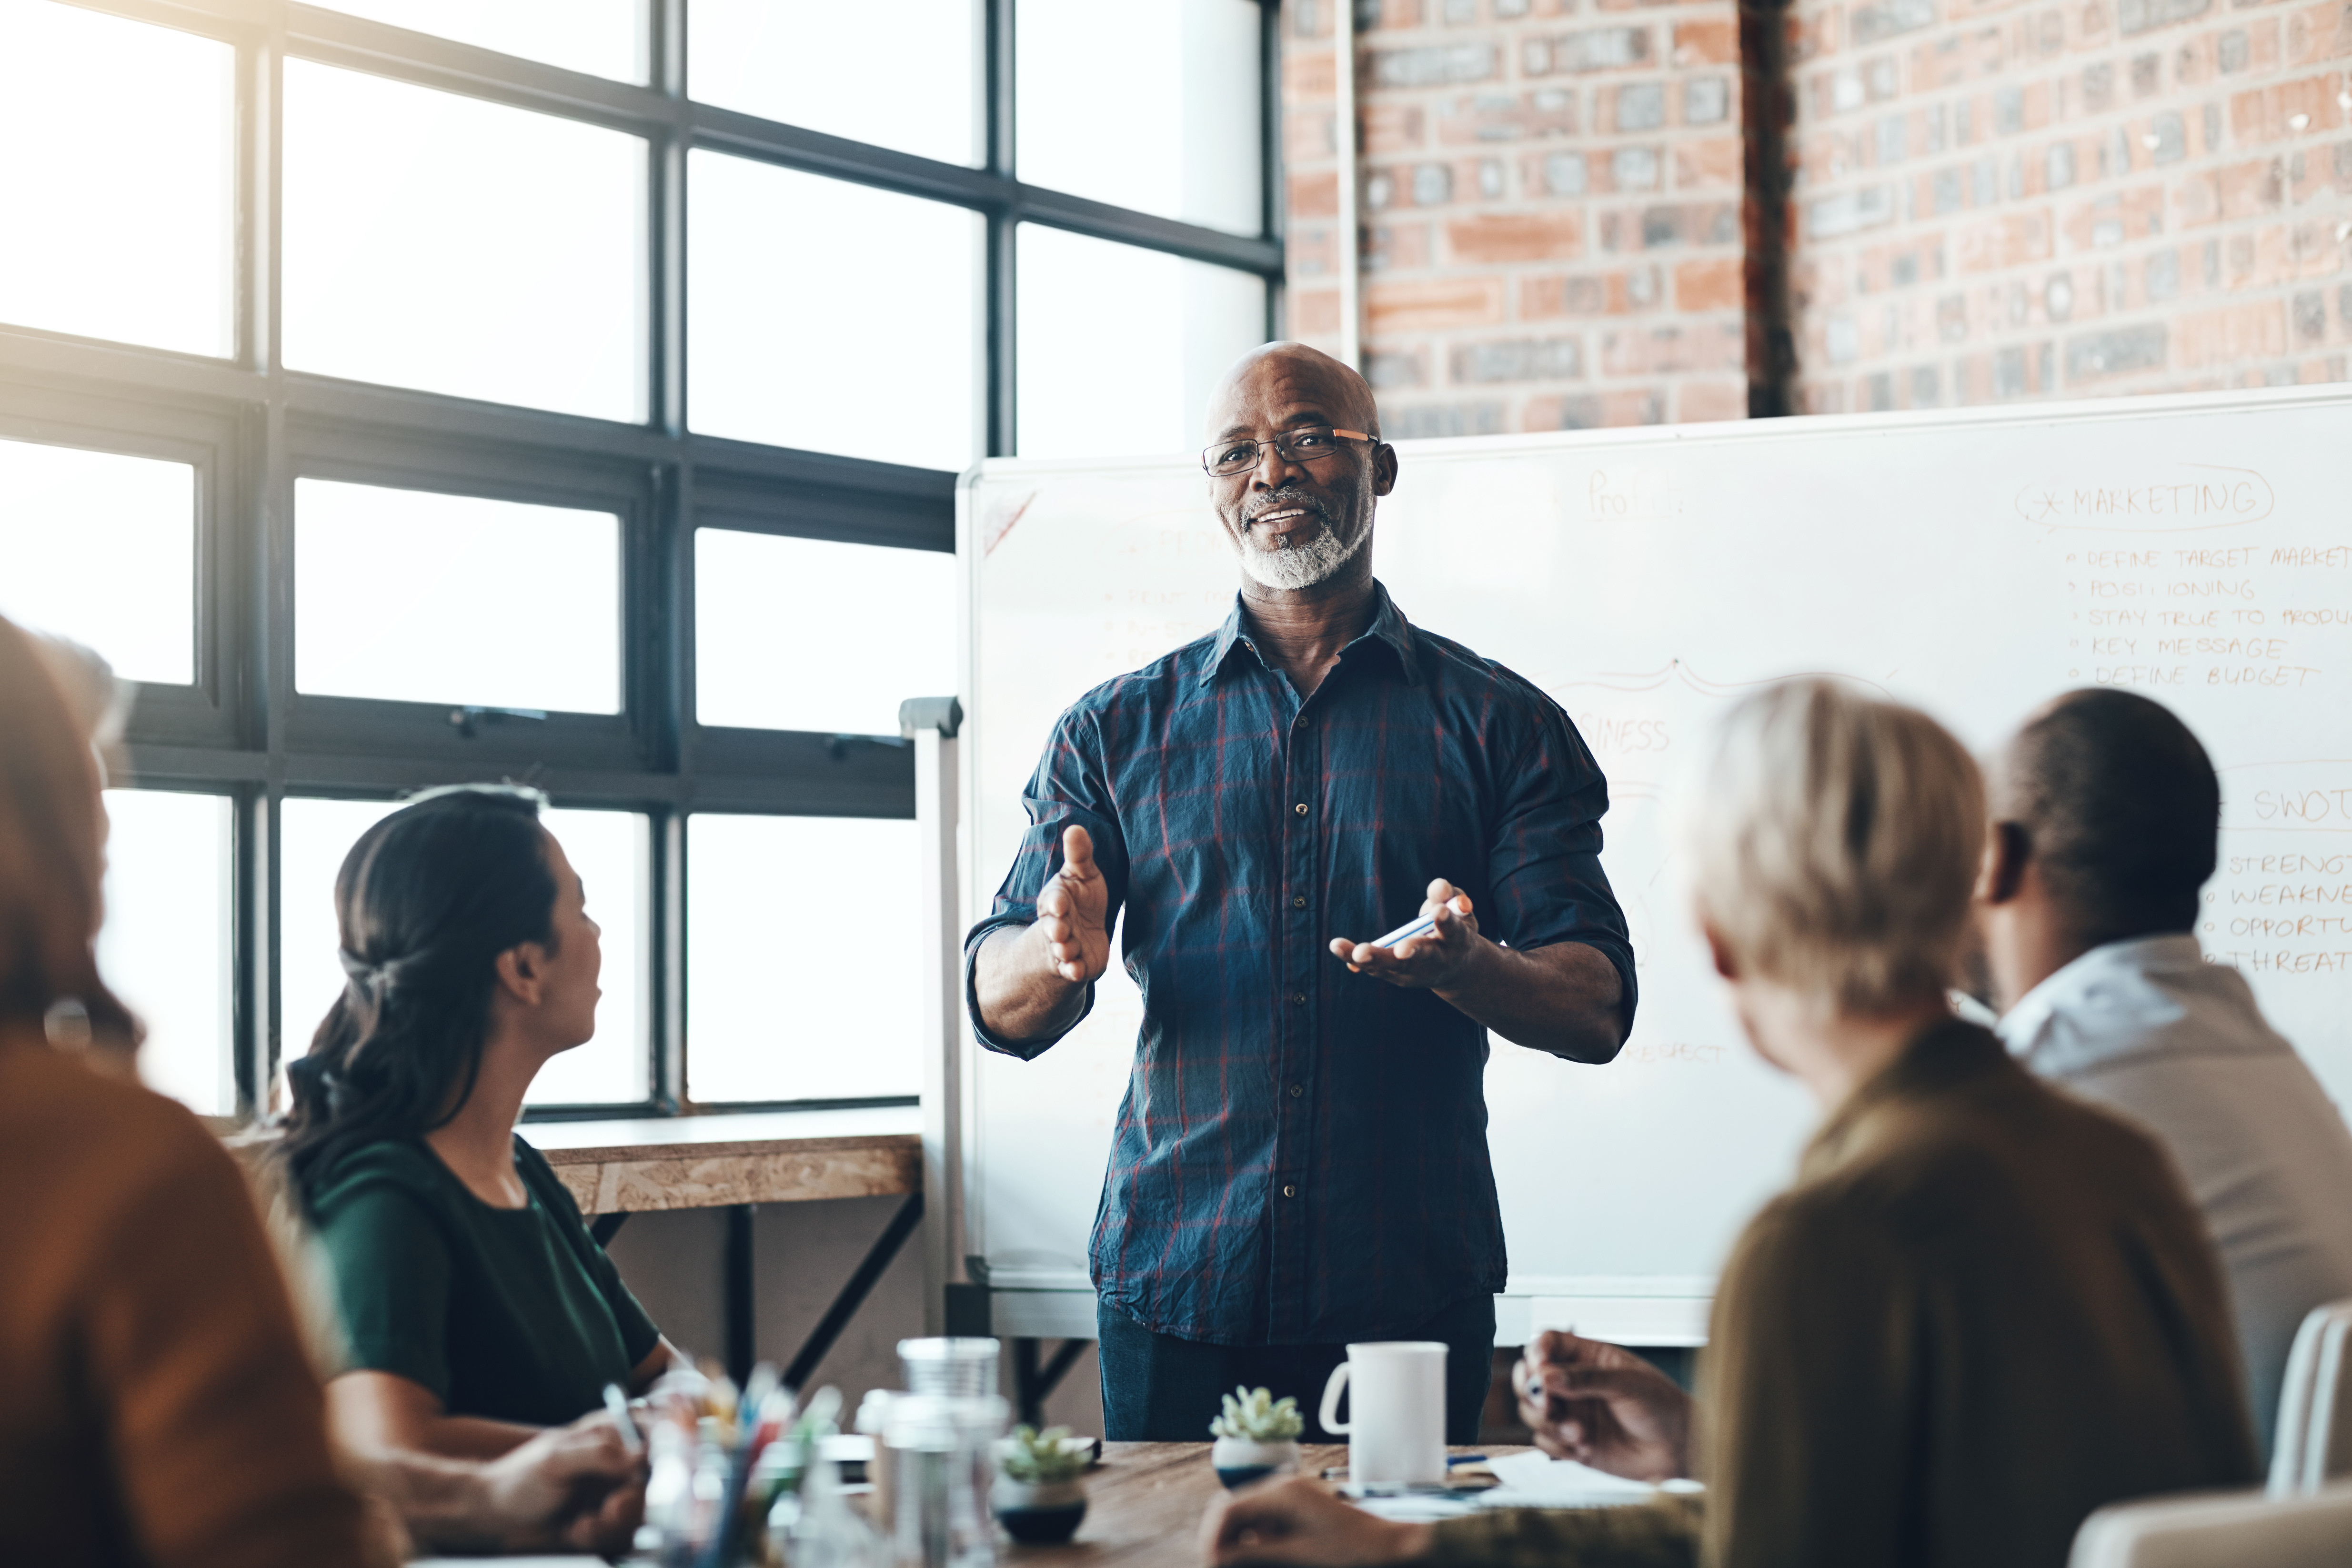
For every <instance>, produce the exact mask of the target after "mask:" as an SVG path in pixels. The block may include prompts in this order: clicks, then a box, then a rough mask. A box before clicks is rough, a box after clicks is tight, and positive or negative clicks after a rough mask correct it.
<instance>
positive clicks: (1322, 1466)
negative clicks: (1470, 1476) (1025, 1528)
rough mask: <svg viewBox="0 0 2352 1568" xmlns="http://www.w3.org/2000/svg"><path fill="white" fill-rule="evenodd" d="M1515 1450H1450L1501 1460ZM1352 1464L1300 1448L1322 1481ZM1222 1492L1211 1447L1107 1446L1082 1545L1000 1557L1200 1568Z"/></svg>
mask: <svg viewBox="0 0 2352 1568" xmlns="http://www.w3.org/2000/svg"><path fill="white" fill-rule="evenodd" d="M1518 1451H1519V1450H1518V1449H1517V1448H1513V1447H1485V1446H1482V1447H1475V1448H1454V1449H1452V1450H1451V1452H1454V1453H1456V1454H1486V1455H1490V1456H1492V1457H1494V1458H1501V1457H1502V1456H1503V1455H1505V1454H1512V1453H1517V1452H1518ZM1347 1462H1348V1448H1347V1445H1346V1444H1344V1443H1332V1444H1314V1445H1308V1446H1307V1447H1304V1448H1302V1449H1301V1450H1300V1457H1299V1466H1298V1468H1299V1470H1300V1472H1301V1473H1302V1474H1305V1475H1309V1476H1318V1475H1321V1474H1322V1473H1323V1472H1324V1471H1325V1470H1326V1469H1338V1468H1343V1467H1344V1466H1345V1465H1346V1464H1347ZM1223 1491H1224V1489H1223V1487H1222V1486H1220V1485H1219V1484H1218V1482H1217V1472H1216V1471H1214V1470H1213V1469H1211V1468H1209V1445H1208V1444H1206V1443H1106V1444H1104V1445H1103V1458H1102V1464H1101V1465H1100V1466H1099V1467H1097V1468H1095V1469H1093V1470H1091V1471H1089V1472H1087V1521H1086V1522H1085V1523H1084V1524H1081V1525H1080V1526H1078V1537H1077V1539H1076V1541H1073V1542H1070V1543H1069V1544H1068V1545H1066V1546H1014V1545H1011V1544H1005V1543H1000V1544H999V1546H998V1548H997V1552H998V1555H999V1557H1000V1558H1002V1559H1003V1561H1004V1562H1005V1563H1008V1564H1011V1563H1020V1564H1034V1568H1065V1565H1066V1568H1077V1565H1078V1564H1086V1565H1087V1568H1097V1565H1100V1568H1109V1565H1111V1564H1120V1565H1123V1568H1199V1564H1200V1562H1201V1549H1200V1545H1199V1542H1200V1535H1201V1519H1202V1515H1204V1514H1206V1513H1207V1512H1208V1511H1209V1505H1210V1504H1211V1503H1213V1502H1214V1501H1215V1500H1217V1499H1218V1498H1219V1497H1221V1496H1222V1495H1223Z"/></svg>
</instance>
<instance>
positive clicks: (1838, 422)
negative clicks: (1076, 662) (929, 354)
mask: <svg viewBox="0 0 2352 1568" xmlns="http://www.w3.org/2000/svg"><path fill="white" fill-rule="evenodd" d="M2330 406H2336V407H2343V408H2346V409H2347V410H2352V384H2344V383H2323V384H2315V385H2308V386H2304V385H2298V386H2287V387H2251V388H2235V389H2227V390H2223V391H2218V392H2184V393H2166V394H2159V395H2148V396H2133V397H2116V398H2103V399H2096V400H2076V401H2069V402H2060V403H2035V404H2025V405H2000V406H1977V407H1969V408H1962V409H1924V410H1907V411H1901V412H1890V413H1882V414H1836V415H1799V416H1788V417H1783V418H1777V419H1741V420H1725V421H1722V422H1720V423H1715V424H1705V425H1653V426H1610V427H1604V428H1600V429H1591V430H1560V431H1540V432H1536V433H1533V434H1520V435H1506V436H1462V437H1436V438H1431V439H1423V440H1402V441H1397V442H1394V443H1391V445H1393V446H1394V447H1396V448H1397V449H1398V453H1399V456H1400V459H1401V466H1404V467H1409V465H1410V462H1411V461H1412V460H1413V459H1416V458H1424V459H1425V458H1447V459H1458V458H1476V457H1488V456H1491V457H1495V458H1512V457H1519V456H1525V455H1528V454H1533V453H1541V454H1551V453H1558V452H1572V451H1574V450H1576V449H1578V448H1580V447H1611V448H1619V449H1622V448H1624V447H1683V446H1689V445H1699V444H1717V443H1722V444H1732V443H1750V442H1763V441H1771V442H1779V443H1783V444H1786V443H1790V442H1799V441H1815V440H1833V439H1838V438H1841V437H1853V436H1856V435H1868V434H1871V433H1873V432H1878V431H1885V432H1888V433H1896V432H1900V433H1904V434H1911V433H1916V432H1917V431H1920V430H1923V429H1937V428H1948V429H1955V430H1969V429H1984V430H1997V429H2000V428H2003V427H2006V426H2023V425H2033V426H2042V425H2066V424H2086V423H2090V424H2112V423H2119V422H2124V421H2129V420H2133V419H2137V418H2143V417H2150V416H2170V415H2181V414H2195V413H2200V412H2202V413H2215V414H2241V413H2257V412H2263V411H2267V410H2272V409H2291V408H2309V407H2330ZM1175 460H1178V459H1171V458H1169V457H1167V456H1163V455H1141V454H1139V455H1134V456H1128V457H1118V458H983V459H982V460H981V461H980V462H978V463H975V464H973V465H972V466H971V468H968V469H966V470H965V471H964V472H963V474H962V475H961V477H960V478H959V479H958V480H957V482H956V561H957V567H958V575H959V577H960V579H961V589H962V591H961V594H960V595H958V602H957V628H956V630H957V654H958V668H957V679H958V683H959V686H960V688H961V692H962V701H963V708H964V715H965V717H964V725H965V729H966V731H967V740H970V738H971V737H970V734H969V731H971V727H972V726H974V725H983V724H985V723H987V722H988V713H987V710H986V708H985V706H984V705H983V704H982V702H981V701H980V700H979V698H978V691H979V677H980V651H979V647H980V573H979V571H978V570H977V562H976V559H975V557H974V555H973V551H972V544H973V541H972V528H973V517H972V491H973V489H974V487H975V486H977V485H978V484H980V483H981V482H982V480H983V479H1008V478H1016V477H1025V476H1032V475H1034V476H1037V477H1039V478H1046V477H1050V476H1053V475H1056V474H1122V473H1141V472H1149V471H1153V470H1164V469H1165V468H1168V467H1169V465H1170V464H1171V461H1175ZM1236 586H1238V582H1237V583H1236ZM1078 695H1079V694H1078V693H1076V692H1073V693H1071V698H1072V700H1076V697H1077V696H1078ZM977 756H978V747H977V746H976V745H975V744H967V745H966V746H965V748H964V749H963V757H964V767H963V769H962V778H961V784H960V789H961V812H960V830H961V835H962V844H961V857H960V858H961V861H962V864H963V875H962V877H961V879H960V880H961V884H962V887H961V894H962V897H963V900H964V905H963V908H964V920H963V929H964V930H965V931H970V930H971V927H972V925H973V924H975V923H976V922H978V921H980V920H981V919H982V918H983V917H984V914H985V911H986V908H987V905H988V903H989V902H990V900H992V898H993V897H994V892H995V889H996V885H997V883H998V882H999V881H1001V880H1002V879H1003V868H1002V867H996V868H990V867H987V866H983V865H982V864H980V859H979V856H980V845H979V842H978V835H977V833H976V831H975V828H976V825H977V824H978V823H979V822H980V821H981V820H982V816H981V810H980V805H981V802H980V779H979V769H978V767H977V765H976V759H977ZM956 973H957V975H958V976H959V987H960V988H961V973H962V959H961V953H958V955H957V959H956ZM959 1036H960V1040H961V1047H960V1048H961V1053H962V1055H961V1058H960V1061H959V1073H958V1079H959V1081H960V1082H961V1084H962V1085H963V1086H964V1088H965V1093H964V1094H963V1095H962V1096H961V1103H960V1104H959V1105H958V1107H957V1108H956V1110H957V1114H958V1117H959V1120H960V1123H961V1128H962V1131H963V1137H962V1159H961V1178H962V1179H961V1192H960V1194H958V1197H959V1203H958V1207H959V1209H960V1210H961V1220H962V1226H961V1235H962V1236H963V1237H964V1244H965V1246H966V1247H967V1248H968V1249H969V1252H970V1256H969V1257H968V1258H967V1259H966V1260H965V1266H966V1269H967V1270H968V1278H970V1279H971V1280H972V1282H974V1283H977V1284H982V1285H985V1286H987V1287H988V1289H989V1291H990V1299H991V1305H992V1310H993V1312H994V1314H995V1322H996V1331H998V1332H1000V1333H1003V1334H1006V1335H1009V1336H1014V1337H1049V1338H1066V1339H1090V1338H1092V1337H1093V1335H1094V1327H1095V1292H1094V1288H1093V1284H1092V1281H1091V1280H1090V1279H1088V1278H1087V1272H1086V1271H1085V1270H1084V1269H1044V1268H1017V1269H1016V1268H997V1269H993V1270H992V1269H990V1268H988V1267H987V1265H986V1262H985V1259H986V1257H987V1236H988V1226H987V1215H986V1213H985V1205H984V1204H983V1203H982V1201H981V1194H983V1193H984V1191H985V1187H984V1185H983V1180H982V1170H983V1165H984V1163H985V1158H984V1157H985V1153H986V1148H987V1142H986V1140H987V1133H986V1130H985V1128H984V1127H983V1126H982V1123H981V1120H980V1113H979V1104H978V1098H979V1097H978V1095H977V1094H976V1093H974V1092H972V1090H973V1089H976V1087H977V1085H978V1083H979V1081H980V1080H979V1077H978V1065H977V1064H978V1058H979V1056H980V1044H979V1040H978V1038H977V1037H975V1036H974V1035H973V1033H972V1031H971V1026H970V1021H969V1019H967V1020H966V1023H965V1026H964V1027H963V1028H962V1029H961V1031H960V1032H959ZM1714 1289H1715V1281H1714V1279H1713V1278H1712V1277H1709V1276H1702V1275H1521V1274H1518V1273H1517V1272H1516V1271H1515V1272H1514V1273H1513V1274H1512V1275H1511V1277H1510V1279H1509V1280H1508V1282H1507V1284H1506V1286H1505V1287H1504V1290H1503V1292H1502V1294H1500V1295H1498V1296H1497V1297H1496V1325H1495V1342H1496V1344H1498V1345H1517V1344H1524V1343H1526V1342H1527V1341H1528V1338H1529V1337H1531V1336H1532V1334H1533V1333H1535V1332H1536V1331H1540V1330H1544V1329H1554V1328H1571V1327H1573V1328H1577V1329H1578V1330H1579V1331H1582V1332H1585V1333H1588V1334H1590V1335H1592V1336H1594V1337H1598V1338H1603V1339H1610V1340H1612V1341H1614V1342H1618V1343H1622V1344H1638V1345H1643V1346H1651V1347H1659V1346H1676V1345H1699V1344H1704V1343H1705V1342H1706V1309H1707V1307H1708V1305H1709V1303H1710V1302H1711V1300H1712V1297H1713V1294H1714Z"/></svg>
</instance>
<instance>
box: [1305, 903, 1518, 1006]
mask: <svg viewBox="0 0 2352 1568" xmlns="http://www.w3.org/2000/svg"><path fill="white" fill-rule="evenodd" d="M1423 916H1427V917H1429V918H1430V919H1432V920H1434V921H1436V922H1437V923H1436V925H1435V926H1434V927H1433V928H1432V929H1431V930H1429V931H1423V932H1422V933H1421V934H1420V935H1419V936H1413V937H1407V938H1406V939H1405V940H1404V941H1402V942H1399V943H1397V944H1396V946H1394V947H1380V946H1377V945H1375V944H1374V943H1372V942H1350V941H1349V939H1348V938H1346V937H1344V936H1339V937H1333V938H1332V939H1331V956H1332V957H1334V958H1337V959H1339V960H1340V961H1341V962H1342V963H1346V964H1347V966H1348V971H1349V973H1351V974H1369V975H1371V976H1372V977H1373V978H1374V979H1377V980H1385V981H1387V982H1388V983H1389V984H1391V985H1404V986H1411V987H1414V988H1416V989H1427V990H1432V991H1446V990H1451V989H1453V988H1454V987H1455V986H1457V985H1459V984H1461V983H1462V981H1463V980H1464V979H1465V972H1466V971H1467V970H1468V968H1469V966H1470V964H1471V963H1473V962H1474V954H1475V952H1476V950H1477V948H1478V947H1479V945H1480V944H1481V943H1482V942H1484V940H1485V939H1484V938H1482V937H1480V936H1479V934H1478V919H1477V917H1476V916H1475V915H1474V914H1472V913H1471V912H1470V895H1469V894H1467V893H1465V892H1462V891H1461V890H1459V889H1456V888H1455V887H1454V884H1453V883H1451V882H1449V881H1447V880H1446V879H1444V878H1443V877H1440V878H1438V879H1436V880H1435V881H1433V882H1432V883H1430V884H1429V896H1428V897H1426V898H1424V899H1423V900H1422V902H1421V913H1420V914H1419V915H1416V916H1414V917H1413V918H1414V919H1416V920H1418V919H1420V918H1422V917H1423Z"/></svg>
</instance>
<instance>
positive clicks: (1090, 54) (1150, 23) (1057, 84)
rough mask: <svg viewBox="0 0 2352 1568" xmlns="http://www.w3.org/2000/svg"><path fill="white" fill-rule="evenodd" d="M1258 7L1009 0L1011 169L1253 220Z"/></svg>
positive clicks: (1195, 212)
mask: <svg viewBox="0 0 2352 1568" xmlns="http://www.w3.org/2000/svg"><path fill="white" fill-rule="evenodd" d="M1259 17H1260V12H1259V9H1258V5H1257V0H1118V4H1117V5H1104V4H1103V3H1102V0H1021V4H1020V6H1019V8H1018V9H1017V11H1016V13H1015V26H1016V28H1017V30H1018V35H1019V36H1018V38H1017V40H1016V43H1015V47H1014V58H1015V59H1016V60H1017V61H1018V68H1019V70H1020V73H1021V81H1020V90H1019V92H1018V94H1017V100H1018V108H1017V110H1016V115H1017V118H1016V135H1015V143H1016V145H1017V146H1018V147H1019V149H1020V154H1021V177H1022V179H1024V181H1026V182H1027V183H1029V184H1033V185H1045V186H1047V187H1049V188H1051V189H1054V190H1057V191H1067V192H1069V193H1070V194H1071V195H1080V196H1092V197H1093V198H1094V199H1096V200H1097V201H1104V202H1115V203H1117V204H1118V205H1120V206H1123V207H1139V208H1141V209H1142V210H1143V211H1145V212H1148V213H1158V214H1159V215H1160V216H1162V217H1173V218H1182V219H1183V220H1185V221H1186V222H1188V223H1198V224H1207V225H1210V226H1213V227H1216V228H1222V229H1227V230H1230V231H1232V232H1233V233H1235V234H1255V233H1257V232H1258V230H1259V228H1260V227H1261V226H1263V224H1264V221H1265V214H1264V209H1263V207H1262V205H1260V188H1261V181H1262V179H1263V174H1262V173H1261V167H1260V165H1261V163H1262V158H1261V154H1260V151H1259V149H1260V145H1261V142H1260V138H1259V116H1260V112H1261V111H1260V108H1259V102H1258V25H1259ZM1139 60H1149V61H1150V62H1152V64H1151V68H1150V69H1149V70H1137V69H1119V68H1111V67H1110V66H1109V65H1108V62H1114V61H1139Z"/></svg>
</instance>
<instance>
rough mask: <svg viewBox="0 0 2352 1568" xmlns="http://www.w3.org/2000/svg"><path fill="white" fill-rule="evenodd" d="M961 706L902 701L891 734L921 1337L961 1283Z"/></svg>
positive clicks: (940, 1329) (941, 1324)
mask: <svg viewBox="0 0 2352 1568" xmlns="http://www.w3.org/2000/svg"><path fill="white" fill-rule="evenodd" d="M962 728H963V704H962V703H961V702H959V701H957V700H955V699H954V698H952V697H910V698H908V699H907V700H906V701H904V702H901V703H899V704H898V733H899V734H901V735H902V736H905V737H906V738H908V740H911V741H913V742H915V828H916V834H917V837H918V838H919V846H918V847H917V850H916V859H917V881H918V883H919V889H918V892H917V898H918V900H919V903H918V908H917V910H916V918H917V920H918V921H919V925H918V928H917V929H918V930H919V932H920V933H921V934H920V937H919V944H920V946H921V948H922V949H923V950H925V951H926V952H927V953H928V955H929V956H928V962H926V963H922V964H921V965H920V969H921V984H922V987H923V1189H922V1196H923V1331H924V1332H925V1333H927V1334H943V1333H946V1332H948V1331H949V1325H948V1295H949V1292H950V1289H952V1288H953V1287H955V1286H958V1285H961V1284H962V1283H963V1282H964V1280H963V1266H962V1261H961V1259H962V1247H961V1241H960V1237H959V1234H958V1233H959V1232H960V1231H961V1223H960V1222H961V1219H962V1215H963V1070H962V1069H963V985H962V973H961V970H962V965H961V962H960V961H961V957H962V952H963V943H962V942H961V936H962V908H963V905H962V900H961V899H960V898H959V897H958V895H957V887H956V819H957V802H958V800H959V799H960V798H961V797H960V796H959V795H957V793H956V792H957V789H958V787H959V784H958V778H957V773H956V753H957V751H958V744H957V740H956V736H957V732H958V731H961V729H962Z"/></svg>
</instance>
